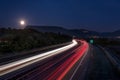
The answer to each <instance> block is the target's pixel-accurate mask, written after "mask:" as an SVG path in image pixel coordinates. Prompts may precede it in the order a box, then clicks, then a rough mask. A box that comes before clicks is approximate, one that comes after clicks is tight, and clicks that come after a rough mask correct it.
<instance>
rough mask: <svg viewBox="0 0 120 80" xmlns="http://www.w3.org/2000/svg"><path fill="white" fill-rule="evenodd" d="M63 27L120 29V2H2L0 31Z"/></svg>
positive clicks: (100, 0) (9, 0)
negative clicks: (22, 22)
mask: <svg viewBox="0 0 120 80" xmlns="http://www.w3.org/2000/svg"><path fill="white" fill-rule="evenodd" d="M21 19H24V20H25V21H26V22H27V24H28V25H48V26H62V27H65V28H83V29H90V30H94V31H100V32H105V31H114V30H117V29H120V0H0V27H1V26H2V27H3V26H4V27H16V28H18V26H19V20H21Z"/></svg>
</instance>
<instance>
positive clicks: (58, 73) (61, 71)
mask: <svg viewBox="0 0 120 80" xmlns="http://www.w3.org/2000/svg"><path fill="white" fill-rule="evenodd" d="M81 42H82V43H83V45H82V47H80V49H79V50H77V51H76V53H75V54H74V55H73V56H71V57H70V58H69V59H67V60H66V61H65V62H64V63H63V64H62V65H60V66H59V67H58V68H57V69H56V70H55V71H54V72H53V74H52V75H51V76H50V77H49V78H48V80H53V79H56V80H62V78H63V77H64V76H65V75H66V74H67V72H68V71H69V70H70V69H71V68H72V67H73V66H74V64H75V63H76V62H77V61H78V60H79V59H80V58H81V57H82V55H83V54H84V53H85V51H86V49H87V48H88V44H87V43H86V42H85V41H81Z"/></svg>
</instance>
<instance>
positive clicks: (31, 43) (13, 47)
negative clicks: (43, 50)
mask: <svg viewBox="0 0 120 80" xmlns="http://www.w3.org/2000/svg"><path fill="white" fill-rule="evenodd" d="M71 39H72V38H71V37H70V36H67V35H63V34H60V33H57V34H56V33H47V32H46V33H42V32H38V31H36V30H34V29H11V28H8V29H5V28H1V29H0V53H2V54H3V53H13V52H20V51H26V50H30V49H33V48H40V47H45V46H50V45H55V44H60V43H65V42H69V41H71Z"/></svg>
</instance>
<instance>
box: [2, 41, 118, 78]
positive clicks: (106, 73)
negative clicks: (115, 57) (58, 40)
mask: <svg viewBox="0 0 120 80" xmlns="http://www.w3.org/2000/svg"><path fill="white" fill-rule="evenodd" d="M0 75H1V79H0V80H8V79H9V80H120V77H119V75H118V74H117V73H116V71H115V69H114V68H113V66H112V65H111V63H110V61H109V60H108V58H107V57H106V55H105V52H104V51H103V50H102V49H101V48H99V47H98V46H93V45H91V44H88V43H87V42H86V41H83V40H73V41H72V43H71V44H69V45H67V46H64V47H61V48H57V49H54V50H52V51H48V52H45V53H42V54H39V55H36V56H32V57H29V58H26V59H22V60H18V61H15V62H11V63H8V64H5V65H2V66H1V67H0Z"/></svg>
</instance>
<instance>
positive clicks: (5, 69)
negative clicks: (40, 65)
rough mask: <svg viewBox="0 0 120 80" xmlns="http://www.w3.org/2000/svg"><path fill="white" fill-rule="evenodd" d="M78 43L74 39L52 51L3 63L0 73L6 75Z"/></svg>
mask: <svg viewBox="0 0 120 80" xmlns="http://www.w3.org/2000/svg"><path fill="white" fill-rule="evenodd" d="M77 44H78V43H77V42H76V41H75V40H73V41H72V43H71V44H69V45H67V46H64V47H61V48H57V49H54V50H52V51H48V52H45V53H42V54H39V55H35V56H32V57H29V58H25V59H22V60H18V61H15V62H12V63H8V64H5V65H2V66H0V75H1V76H2V75H5V74H7V73H10V72H12V71H15V70H18V69H20V68H23V67H25V66H28V65H30V64H33V63H35V62H38V61H41V60H44V59H46V58H48V57H51V56H54V55H57V54H60V53H62V52H64V51H66V50H68V49H70V48H72V47H74V46H76V45H77Z"/></svg>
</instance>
